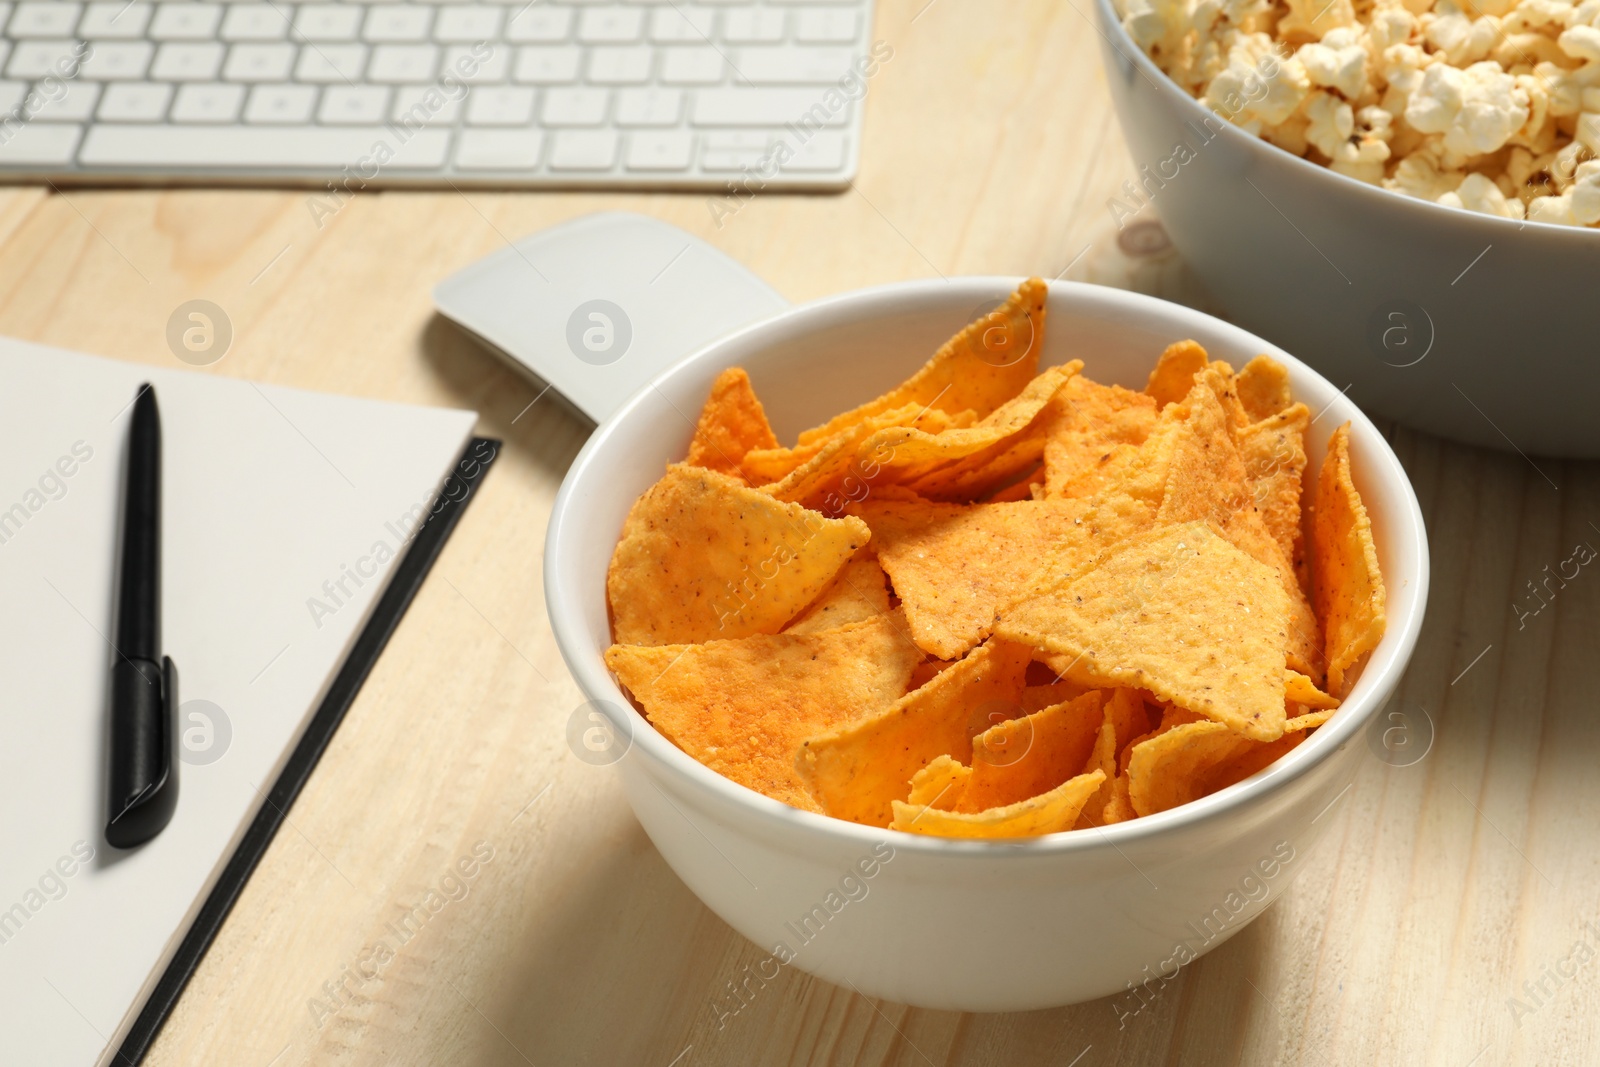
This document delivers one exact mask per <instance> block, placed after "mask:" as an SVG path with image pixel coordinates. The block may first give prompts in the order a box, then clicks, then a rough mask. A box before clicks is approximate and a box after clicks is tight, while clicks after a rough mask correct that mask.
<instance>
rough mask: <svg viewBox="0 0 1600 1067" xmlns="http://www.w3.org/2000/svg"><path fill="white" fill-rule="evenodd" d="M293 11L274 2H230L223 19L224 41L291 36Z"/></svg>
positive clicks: (268, 39) (259, 39) (272, 38)
mask: <svg viewBox="0 0 1600 1067" xmlns="http://www.w3.org/2000/svg"><path fill="white" fill-rule="evenodd" d="M292 14H293V12H292V11H291V10H290V9H288V8H282V7H274V6H273V5H272V4H229V5H228V13H227V15H226V16H224V17H223V19H222V31H221V37H222V39H223V40H224V41H281V40H283V39H284V38H285V37H287V36H289V19H290V17H291V16H292Z"/></svg>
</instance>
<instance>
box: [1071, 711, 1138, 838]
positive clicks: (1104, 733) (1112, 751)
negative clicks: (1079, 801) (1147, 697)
mask: <svg viewBox="0 0 1600 1067" xmlns="http://www.w3.org/2000/svg"><path fill="white" fill-rule="evenodd" d="M1103 704H1104V716H1103V718H1102V720H1101V723H1100V729H1099V732H1098V733H1096V734H1095V741H1094V747H1093V748H1092V749H1090V751H1089V759H1088V761H1087V762H1086V763H1085V764H1084V768H1083V769H1084V772H1085V773H1088V772H1089V771H1096V770H1097V771H1102V772H1104V774H1105V776H1106V777H1105V781H1104V782H1102V783H1101V784H1100V791H1099V792H1098V793H1096V794H1095V798H1094V800H1092V801H1090V802H1089V803H1088V804H1085V805H1084V807H1083V815H1082V817H1081V819H1082V822H1083V824H1084V825H1086V826H1099V825H1101V823H1102V822H1103V821H1104V819H1105V809H1106V805H1107V804H1109V803H1111V800H1112V795H1113V792H1114V791H1115V788H1116V787H1115V781H1116V777H1117V757H1118V756H1119V755H1120V754H1121V753H1122V751H1123V750H1124V749H1125V748H1126V747H1127V746H1128V743H1129V742H1130V741H1132V740H1133V739H1134V738H1135V737H1136V736H1139V735H1141V734H1144V733H1146V732H1147V731H1148V730H1149V729H1150V717H1149V714H1148V713H1147V712H1146V711H1145V706H1144V700H1143V699H1142V698H1141V697H1140V696H1139V694H1138V692H1137V691H1136V690H1133V689H1113V690H1111V697H1110V699H1108V700H1105V701H1103Z"/></svg>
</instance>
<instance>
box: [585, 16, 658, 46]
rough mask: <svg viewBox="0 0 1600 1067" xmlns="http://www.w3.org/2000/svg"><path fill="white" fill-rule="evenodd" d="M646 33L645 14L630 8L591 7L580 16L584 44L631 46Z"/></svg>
mask: <svg viewBox="0 0 1600 1067" xmlns="http://www.w3.org/2000/svg"><path fill="white" fill-rule="evenodd" d="M643 32H644V12H643V11H639V10H637V9H634V8H628V7H591V8H587V9H585V10H584V11H583V12H582V13H580V14H579V15H578V40H580V41H582V42H583V43H584V44H631V43H633V42H634V41H637V40H638V39H639V35H640V34H641V33H643Z"/></svg>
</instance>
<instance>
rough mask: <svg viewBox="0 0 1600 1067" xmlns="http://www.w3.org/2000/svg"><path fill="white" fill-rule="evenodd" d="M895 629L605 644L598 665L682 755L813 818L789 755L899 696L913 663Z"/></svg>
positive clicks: (887, 619) (887, 620) (882, 621)
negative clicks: (807, 741)
mask: <svg viewBox="0 0 1600 1067" xmlns="http://www.w3.org/2000/svg"><path fill="white" fill-rule="evenodd" d="M903 626H904V623H902V622H900V621H899V620H896V619H894V618H892V617H891V616H889V615H879V616H877V617H876V618H872V619H868V620H867V621H865V622H860V623H856V624H855V625H853V626H846V627H841V628H839V629H834V630H828V631H825V632H822V633H814V634H801V635H791V634H778V635H776V636H766V635H759V636H756V637H746V638H742V639H740V640H736V641H708V642H706V643H705V644H701V645H655V646H649V647H645V646H639V645H613V646H611V648H610V649H609V650H607V652H606V666H608V667H610V668H611V669H612V670H613V671H615V672H616V675H617V677H618V678H620V679H621V680H622V684H623V685H625V686H627V687H628V690H629V691H630V692H631V693H632V694H633V696H634V699H636V700H637V701H638V702H639V703H640V704H641V705H643V707H644V710H645V713H646V714H647V715H648V716H649V717H650V722H651V723H652V724H653V725H654V726H655V727H656V729H658V730H660V731H661V732H662V733H663V734H665V735H666V736H667V737H668V738H669V739H670V740H671V741H672V742H673V743H674V744H676V745H677V746H678V747H679V748H681V749H683V750H684V751H685V752H687V753H688V754H689V755H691V756H693V757H694V758H695V759H697V760H699V761H700V762H701V763H704V764H705V765H706V766H707V767H710V768H711V769H712V770H714V771H716V772H717V773H719V774H722V775H724V776H726V777H728V778H731V779H733V780H734V781H736V782H738V783H740V784H741V785H745V786H748V787H750V788H751V789H754V790H756V791H757V792H759V793H764V794H766V795H767V796H769V797H772V798H773V799H774V800H781V801H783V802H784V803H785V804H792V805H794V806H795V807H798V808H805V809H807V810H809V811H817V810H819V809H818V807H817V804H816V801H814V800H813V799H812V797H811V794H810V793H809V792H808V791H807V790H806V788H805V787H804V786H803V785H802V784H801V782H800V778H799V776H798V775H797V774H796V773H795V765H794V757H795V752H796V751H797V750H798V749H799V747H800V743H801V741H803V740H804V739H805V738H806V737H809V736H811V735H812V734H815V733H818V732H820V731H824V730H828V729H831V728H834V727H837V726H841V725H844V724H846V723H849V722H852V721H854V720H855V719H856V718H859V717H862V716H870V715H873V714H875V713H877V712H879V711H881V710H882V709H883V708H886V707H888V706H889V705H891V704H892V703H893V702H894V701H895V700H896V699H898V698H899V696H900V694H901V692H902V691H904V689H905V684H906V679H907V678H909V677H910V676H911V668H912V667H913V666H914V665H915V664H916V662H917V660H918V659H919V658H920V656H921V653H919V652H918V651H917V650H916V648H915V647H914V646H913V645H912V644H911V642H910V641H908V640H906V639H905V637H904V632H903Z"/></svg>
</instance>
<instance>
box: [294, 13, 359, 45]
mask: <svg viewBox="0 0 1600 1067" xmlns="http://www.w3.org/2000/svg"><path fill="white" fill-rule="evenodd" d="M363 14H364V12H362V10H361V9H360V8H359V7H356V6H355V5H353V4H301V5H300V6H299V7H298V8H297V9H296V10H295V13H294V36H295V37H296V38H298V39H300V40H306V41H353V40H355V39H356V33H357V31H359V30H360V29H361V16H362V15H363Z"/></svg>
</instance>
